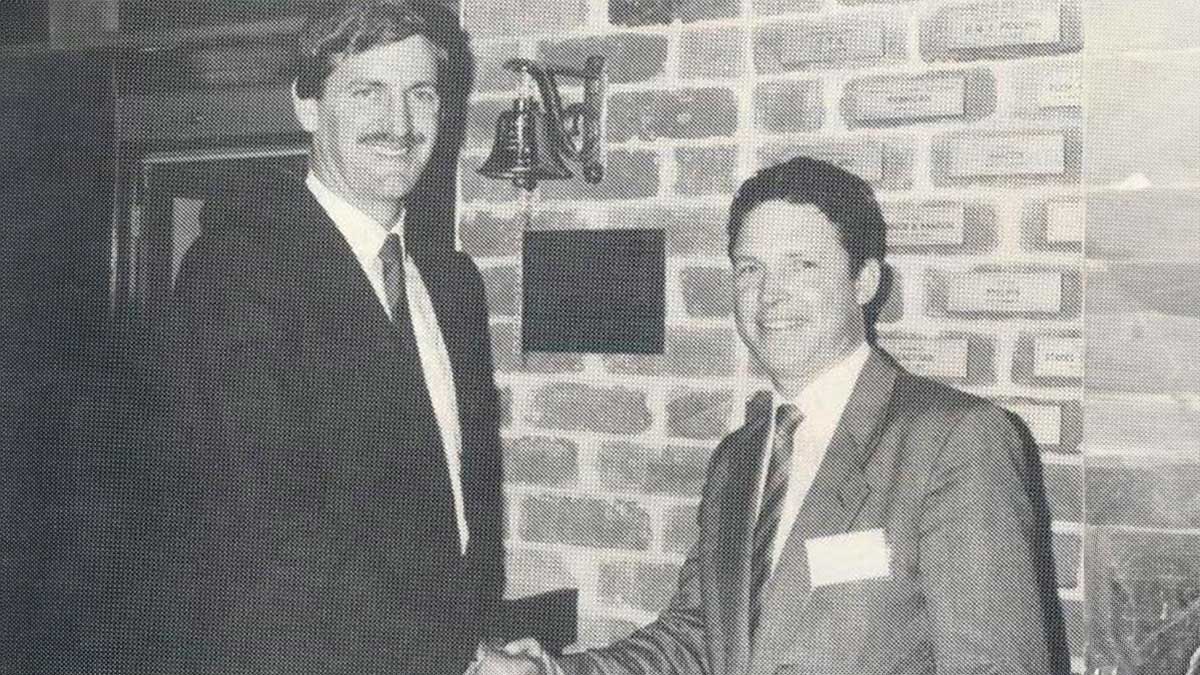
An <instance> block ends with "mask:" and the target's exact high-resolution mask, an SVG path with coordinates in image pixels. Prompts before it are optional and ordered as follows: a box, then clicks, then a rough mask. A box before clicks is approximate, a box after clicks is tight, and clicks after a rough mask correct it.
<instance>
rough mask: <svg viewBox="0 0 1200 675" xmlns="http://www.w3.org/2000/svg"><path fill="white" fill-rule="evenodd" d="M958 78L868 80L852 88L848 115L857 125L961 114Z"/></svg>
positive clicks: (961, 84) (961, 93)
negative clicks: (852, 93) (850, 106)
mask: <svg viewBox="0 0 1200 675" xmlns="http://www.w3.org/2000/svg"><path fill="white" fill-rule="evenodd" d="M965 95H966V82H965V80H964V79H963V78H962V77H961V76H951V77H936V78H932V77H926V78H910V79H888V80H871V81H866V82H861V83H858V84H857V85H854V107H853V109H852V110H851V116H852V117H853V118H854V119H855V120H857V121H860V122H871V121H889V120H902V119H911V118H914V117H916V118H920V117H957V116H959V115H962V114H963V110H964V108H963V100H964V97H965Z"/></svg>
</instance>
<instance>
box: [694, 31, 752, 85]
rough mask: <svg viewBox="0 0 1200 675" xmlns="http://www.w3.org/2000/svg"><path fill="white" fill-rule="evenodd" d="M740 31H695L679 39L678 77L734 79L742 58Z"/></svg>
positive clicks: (743, 50) (739, 71)
mask: <svg viewBox="0 0 1200 675" xmlns="http://www.w3.org/2000/svg"><path fill="white" fill-rule="evenodd" d="M743 44H744V41H743V39H742V31H741V30H740V29H738V28H716V29H707V28H697V29H691V30H686V31H684V33H683V35H682V36H680V39H679V76H680V77H681V78H683V79H690V78H727V77H736V76H737V75H738V74H740V73H741V72H742V61H743V59H744V58H745V48H744V47H743Z"/></svg>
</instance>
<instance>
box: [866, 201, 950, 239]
mask: <svg viewBox="0 0 1200 675" xmlns="http://www.w3.org/2000/svg"><path fill="white" fill-rule="evenodd" d="M883 218H884V221H885V222H886V223H887V227H888V230H887V236H888V244H890V245H892V246H957V245H959V244H962V243H963V207H962V204H911V203H908V204H885V205H884V206H883Z"/></svg>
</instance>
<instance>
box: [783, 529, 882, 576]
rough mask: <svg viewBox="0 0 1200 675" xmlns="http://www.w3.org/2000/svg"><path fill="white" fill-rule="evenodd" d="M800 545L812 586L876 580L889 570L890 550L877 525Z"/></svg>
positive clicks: (818, 538) (808, 541) (810, 540)
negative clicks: (806, 558) (804, 554)
mask: <svg viewBox="0 0 1200 675" xmlns="http://www.w3.org/2000/svg"><path fill="white" fill-rule="evenodd" d="M804 548H805V551H807V553H808V575H809V579H810V582H811V584H812V587H813V588H817V587H819V586H830V585H833V584H843V583H846V582H848V581H859V580H862V579H878V578H881V577H887V576H889V575H891V573H892V567H891V559H892V551H891V549H890V548H888V545H887V540H886V539H885V538H884V535H883V529H881V528H879V529H874V530H861V531H858V532H846V533H844V534H834V535H830V536H828V537H817V538H816V539H809V540H807V541H805V542H804Z"/></svg>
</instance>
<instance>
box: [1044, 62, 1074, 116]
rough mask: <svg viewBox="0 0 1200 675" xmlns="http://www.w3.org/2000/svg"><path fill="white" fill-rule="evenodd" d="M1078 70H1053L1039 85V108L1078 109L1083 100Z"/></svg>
mask: <svg viewBox="0 0 1200 675" xmlns="http://www.w3.org/2000/svg"><path fill="white" fill-rule="evenodd" d="M1082 92H1083V85H1082V78H1081V77H1080V75H1079V69H1078V68H1073V67H1072V68H1063V69H1056V70H1051V71H1049V72H1048V73H1046V75H1045V76H1043V77H1042V81H1041V82H1040V83H1039V84H1038V97H1037V103H1038V107H1039V108H1077V107H1079V104H1080V101H1081V100H1082V98H1083V94H1082Z"/></svg>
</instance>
